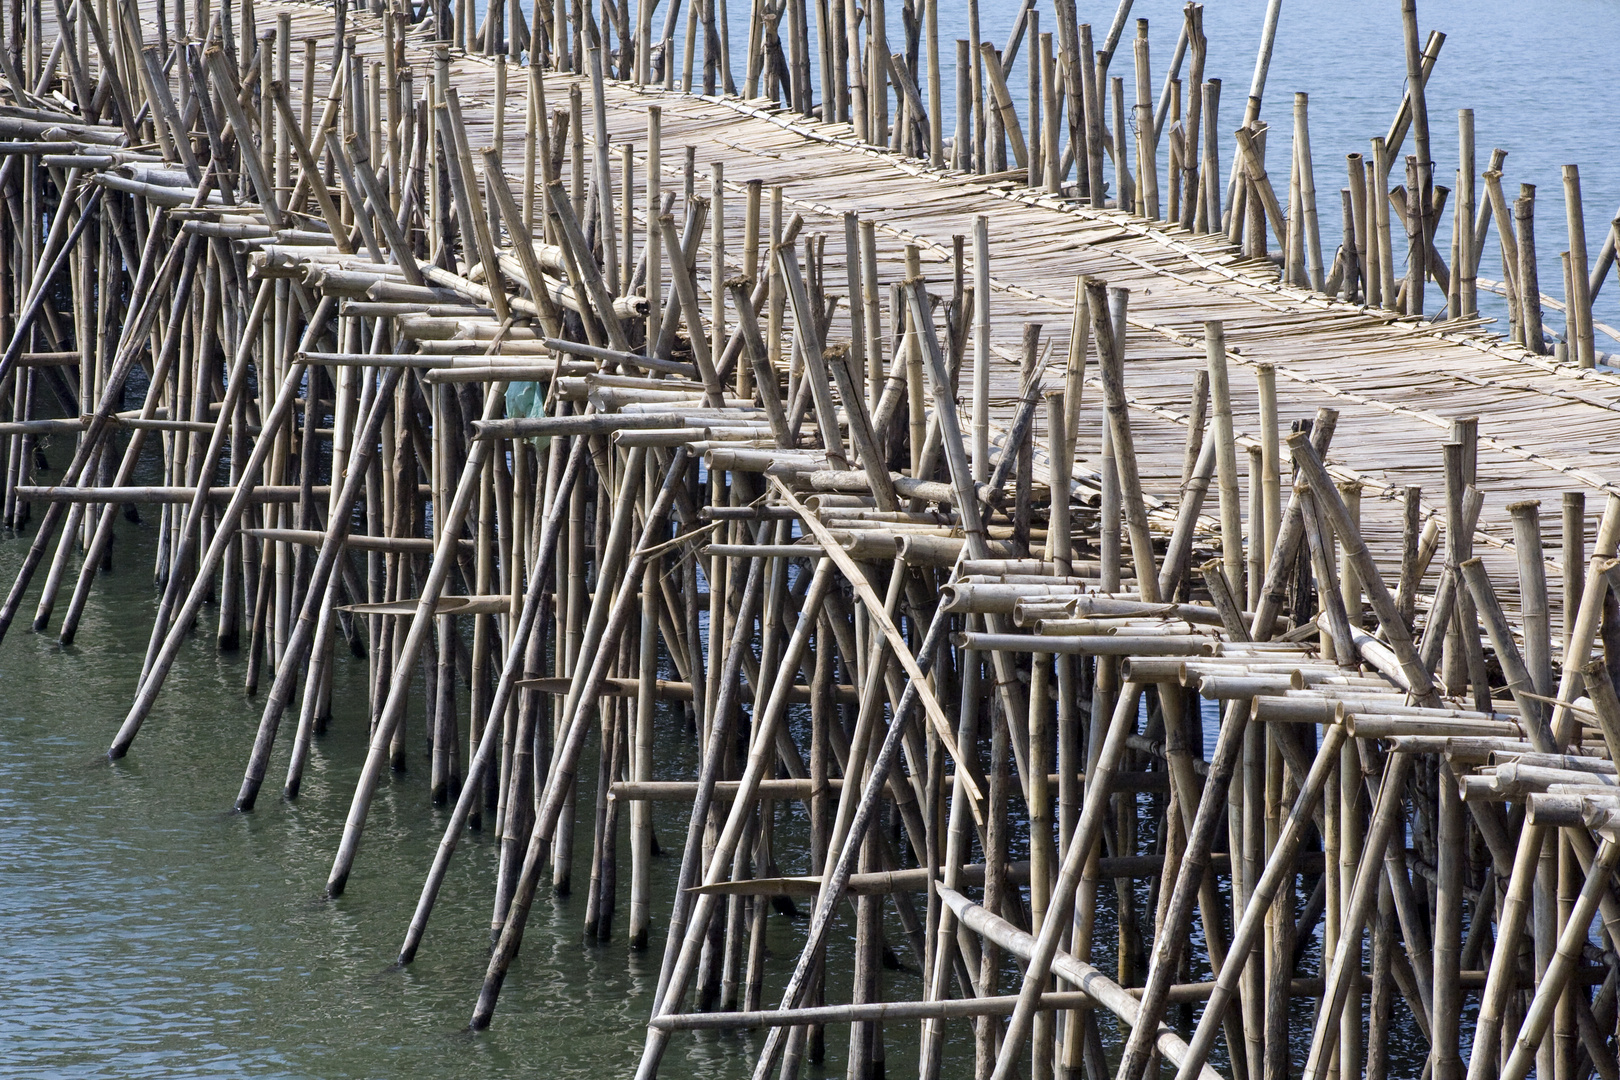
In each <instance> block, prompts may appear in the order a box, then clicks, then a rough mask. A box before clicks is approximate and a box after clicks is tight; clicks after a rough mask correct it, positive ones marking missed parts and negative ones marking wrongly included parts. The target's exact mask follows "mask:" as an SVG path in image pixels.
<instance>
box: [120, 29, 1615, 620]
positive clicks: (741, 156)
mask: <svg viewBox="0 0 1620 1080" xmlns="http://www.w3.org/2000/svg"><path fill="white" fill-rule="evenodd" d="M146 3H148V4H149V3H150V0H146ZM262 10H263V11H264V12H265V15H264V16H262V17H263V18H264V19H266V24H267V25H268V20H269V19H270V18H271V17H272V16H273V15H274V14H276V13H279V12H282V11H286V12H289V13H290V14H291V15H292V17H293V35H294V40H304V39H307V38H315V39H317V40H318V41H319V42H320V45H319V47H318V52H319V54H320V55H322V56H326V55H328V54H329V52H330V41H331V33H332V19H331V9H330V8H329V7H327V6H324V5H320V4H304V3H289V2H287V0H267V2H266V3H264V4H263V6H262ZM351 18H353V20H354V21H353V22H352V23H351V32H352V33H353V34H354V35H355V37H356V40H357V42H358V51H359V53H360V54H361V55H362V56H366V57H369V58H372V59H376V57H377V53H378V52H379V51H380V49H381V47H382V38H381V34H380V30H379V29H378V27H377V26H375V25H373V23H374V22H375V20H371V19H368V18H367V17H366V16H365V15H363V14H359V15H355V16H351ZM430 48H431V45H430V42H429V40H428V39H427V38H425V37H424V38H423V39H422V40H421V41H420V42H419V43H414V44H413V43H411V42H410V40H409V39H407V49H406V55H407V56H408V57H409V58H410V62H411V63H412V64H413V65H414V66H415V67H416V68H417V69H418V70H419V72H420V76H419V78H426V77H427V75H428V74H429V73H430V72H431V66H432V59H431V56H430V55H429V51H430ZM494 67H495V62H493V61H490V60H489V59H487V58H485V57H481V56H477V55H455V56H453V58H452V60H451V77H452V79H453V81H454V83H455V85H456V86H457V87H458V89H459V91H460V93H461V95H462V97H461V100H462V103H463V111H464V112H463V114H464V117H465V120H466V124H467V134H468V139H469V141H470V142H471V143H472V145H473V146H474V147H475V148H477V147H481V146H493V145H494V143H495V138H496V134H495V120H494V116H493V112H494V105H495V75H494ZM296 77H297V76H296V74H295V79H296ZM571 86H584V87H585V89H586V91H587V92H586V93H585V96H584V105H583V108H584V118H585V124H584V129H585V132H586V140H587V143H590V142H591V141H592V139H593V135H592V133H593V132H594V130H595V128H594V126H593V125H594V121H593V114H592V112H591V109H592V103H591V97H590V94H589V92H588V91H589V80H587V79H583V78H581V77H579V76H575V75H571V74H568V73H556V72H548V73H547V75H546V100H547V102H548V103H550V104H551V105H553V106H556V105H557V104H558V103H565V102H566V101H567V100H568V91H569V88H570V87H571ZM506 93H507V110H506V114H507V117H508V118H509V119H507V120H506V121H505V123H504V124H503V125H502V126H503V128H504V130H503V143H502V150H503V154H504V156H505V157H506V158H507V160H510V161H521V160H522V149H523V138H524V129H523V125H522V123H521V118H522V117H523V116H524V115H526V113H527V109H528V90H527V84H526V83H525V82H524V81H523V80H522V79H519V78H515V77H514V78H512V79H511V80H510V82H509V84H508V86H507V89H506ZM606 102H607V117H608V132H609V140H610V142H611V143H612V144H613V145H614V146H615V147H617V146H618V145H619V144H620V143H632V144H634V145H635V146H636V168H637V175H638V177H639V176H640V175H641V170H642V169H643V168H644V165H645V153H644V147H643V146H642V141H643V139H644V136H645V132H646V129H647V109H648V108H649V107H650V106H657V107H658V108H660V109H661V110H662V121H663V141H664V148H665V149H664V154H663V161H664V168H663V172H664V177H665V179H664V185H663V187H664V190H666V191H668V190H670V189H671V187H672V186H673V187H675V188H677V189H678V187H679V185H680V184H681V182H682V181H681V176H682V171H683V165H682V162H681V159H680V154H679V150H680V148H683V147H688V146H690V147H694V148H695V151H696V170H697V173H698V176H699V192H700V193H702V192H703V191H706V190H707V174H708V172H709V166H710V165H711V164H714V163H718V164H720V165H721V166H723V169H724V176H725V182H726V185H727V187H728V189H729V190H732V191H736V192H741V191H743V190H744V187H745V185H746V183H747V181H749V180H760V181H763V182H764V184H765V186H766V188H767V189H768V188H770V187H772V186H777V185H780V186H782V187H783V188H784V189H785V196H786V201H787V204H788V207H789V210H790V212H797V213H800V214H802V215H803V216H804V218H805V223H806V224H805V229H804V232H805V233H807V234H811V233H818V232H819V233H824V234H825V236H826V245H827V247H826V252H827V257H828V259H829V260H831V261H832V264H833V265H841V264H842V261H843V257H844V244H843V237H844V228H843V215H844V214H845V213H849V212H854V213H858V214H859V215H860V216H861V217H862V218H863V219H871V220H874V221H876V222H877V231H878V235H879V247H878V259H879V264H878V273H879V279H880V280H884V281H898V280H901V279H902V278H903V277H904V253H903V249H904V245H906V244H908V243H909V244H915V245H917V247H918V248H919V249H920V253H921V257H922V265H923V273H924V274H925V275H927V276H929V277H931V278H948V276H949V274H950V258H951V254H952V250H953V248H952V244H953V237H961V236H968V237H970V236H971V233H972V228H973V219H974V217H975V216H976V215H980V214H983V215H986V216H988V217H989V219H990V230H989V233H990V263H991V284H992V289H993V290H994V294H995V296H994V300H993V301H992V311H993V314H994V318H995V323H994V325H995V327H996V330H997V333H998V337H997V339H996V340H995V341H994V344H993V349H994V351H995V352H996V353H997V354H998V355H999V357H1000V358H1001V359H1002V360H1004V361H1005V363H1004V364H1003V365H1002V366H1000V367H997V368H996V369H994V371H993V374H992V383H991V395H992V397H991V404H992V409H993V412H992V423H993V424H996V425H998V426H1004V425H1005V423H1006V422H1007V421H1008V420H1009V419H1010V417H1011V414H1012V412H1013V408H1014V406H1015V405H1016V402H1017V398H1018V391H1019V367H1018V362H1019V361H1018V356H1019V352H1018V340H1017V338H1016V336H1008V334H1007V329H1008V328H1009V327H1012V328H1016V327H1018V326H1021V325H1022V324H1023V323H1025V322H1028V321H1033V322H1040V323H1043V324H1044V325H1045V326H1046V328H1047V331H1048V333H1049V334H1056V335H1058V336H1059V338H1060V344H1059V345H1058V347H1057V349H1056V354H1057V355H1059V356H1061V355H1062V351H1063V347H1064V346H1063V345H1062V343H1061V342H1062V341H1063V340H1066V337H1067V326H1068V319H1069V312H1070V310H1071V309H1072V305H1073V293H1074V278H1075V276H1076V275H1079V274H1085V275H1089V276H1094V277H1101V278H1103V279H1105V280H1107V281H1108V283H1109V284H1110V285H1111V286H1116V287H1124V288H1128V289H1130V291H1131V301H1130V312H1129V323H1130V326H1131V329H1132V331H1133V332H1132V333H1131V335H1130V339H1129V345H1128V348H1127V354H1126V355H1127V375H1126V388H1127V392H1128V395H1129V399H1130V402H1131V405H1132V408H1133V414H1132V422H1133V424H1140V425H1142V427H1143V431H1144V435H1143V438H1142V440H1141V443H1140V445H1139V448H1138V458H1139V465H1140V467H1141V469H1142V479H1143V485H1144V488H1145V489H1146V490H1147V491H1148V492H1149V493H1150V494H1153V495H1157V496H1159V497H1160V498H1161V499H1163V500H1165V501H1167V502H1174V501H1175V500H1174V496H1175V494H1176V490H1177V487H1178V485H1179V481H1180V477H1181V470H1182V460H1181V454H1180V452H1179V447H1180V444H1181V439H1182V438H1183V437H1184V429H1185V424H1186V422H1187V410H1188V400H1189V397H1190V394H1191V387H1192V379H1193V374H1194V373H1195V372H1196V371H1198V370H1200V369H1202V367H1203V365H1204V345H1203V327H1204V323H1205V322H1206V321H1208V320H1212V319H1215V320H1221V321H1222V322H1223V323H1224V325H1225V331H1226V342H1227V347H1228V359H1229V361H1230V362H1232V363H1233V364H1234V367H1233V372H1232V410H1233V420H1234V426H1235V430H1236V432H1237V435H1238V438H1239V440H1240V441H1242V440H1245V439H1247V440H1249V441H1250V442H1252V443H1253V444H1255V445H1258V441H1259V438H1260V435H1259V426H1258V421H1259V408H1258V400H1257V394H1256V386H1255V382H1254V380H1253V379H1252V378H1246V377H1245V372H1246V371H1248V370H1250V369H1252V368H1253V367H1254V366H1255V365H1259V364H1270V365H1272V366H1273V367H1274V368H1275V369H1276V372H1277V396H1278V411H1279V415H1280V416H1281V417H1282V419H1283V422H1284V423H1287V422H1288V421H1289V420H1293V419H1300V418H1307V417H1309V416H1310V415H1311V413H1312V412H1313V411H1314V410H1315V409H1316V407H1317V406H1318V405H1323V404H1330V405H1332V407H1334V408H1336V409H1338V410H1339V428H1338V431H1339V433H1338V435H1337V436H1336V437H1335V439H1334V442H1333V447H1332V451H1331V453H1330V454H1329V458H1328V463H1329V466H1330V469H1331V471H1332V473H1333V475H1334V476H1335V478H1336V479H1339V480H1341V481H1356V482H1359V483H1361V484H1362V485H1364V489H1363V494H1362V499H1363V503H1362V513H1363V514H1364V515H1365V520H1366V532H1367V540H1368V544H1369V546H1370V547H1371V548H1372V549H1373V551H1374V554H1375V555H1376V556H1377V557H1378V560H1379V562H1380V564H1381V565H1383V566H1385V567H1388V568H1395V567H1398V565H1399V562H1400V550H1399V545H1400V540H1401V504H1400V497H1401V493H1402V492H1403V490H1404V489H1405V488H1406V487H1407V486H1408V485H1417V486H1419V487H1421V488H1422V489H1423V491H1424V493H1425V499H1424V505H1425V513H1426V514H1434V513H1437V512H1438V513H1443V512H1444V505H1443V498H1442V497H1441V494H1440V493H1441V492H1443V490H1444V483H1443V481H1444V472H1443V465H1442V460H1441V454H1440V444H1441V442H1442V441H1443V440H1444V439H1445V438H1446V436H1447V433H1448V432H1449V431H1450V429H1451V426H1452V423H1453V422H1454V421H1456V420H1458V419H1462V418H1467V417H1477V418H1478V463H1477V470H1478V471H1477V477H1478V486H1479V488H1480V490H1481V491H1482V492H1483V494H1484V495H1485V508H1484V510H1483V511H1482V512H1481V515H1480V525H1479V530H1480V536H1479V538H1478V539H1479V540H1480V541H1481V542H1482V544H1483V550H1482V551H1481V552H1480V555H1481V557H1482V558H1483V559H1485V561H1486V564H1487V566H1488V567H1489V568H1490V569H1491V570H1492V574H1493V577H1497V576H1500V579H1501V581H1502V582H1503V585H1502V594H1503V600H1504V603H1505V604H1506V605H1508V607H1509V608H1510V609H1512V608H1513V607H1514V606H1515V605H1516V603H1517V592H1516V590H1515V589H1514V587H1513V584H1512V580H1511V579H1512V575H1510V574H1505V573H1504V574H1500V575H1498V573H1497V572H1498V571H1500V570H1504V569H1506V568H1507V567H1509V566H1511V561H1512V540H1511V527H1510V524H1509V521H1508V516H1507V512H1506V507H1507V506H1508V505H1510V504H1512V503H1515V502H1519V501H1523V500H1531V499H1535V500H1540V501H1541V502H1542V504H1543V507H1544V514H1543V520H1544V522H1546V525H1545V529H1546V536H1547V540H1548V545H1547V549H1548V551H1549V552H1554V553H1555V552H1556V550H1557V544H1556V541H1557V539H1558V528H1559V522H1558V517H1557V515H1556V514H1552V513H1547V512H1545V511H1546V510H1548V509H1550V508H1552V507H1555V506H1556V505H1557V504H1558V502H1559V499H1560V497H1561V493H1562V492H1564V491H1569V490H1577V489H1586V490H1589V491H1592V492H1600V491H1604V490H1616V491H1620V487H1616V486H1615V482H1616V480H1617V479H1620V461H1617V457H1620V439H1617V438H1616V436H1617V435H1620V372H1613V371H1609V370H1602V369H1600V370H1591V369H1587V370H1582V369H1579V368H1577V367H1576V366H1575V365H1574V364H1573V363H1560V362H1556V361H1554V360H1553V359H1552V358H1551V357H1547V356H1537V355H1534V354H1531V353H1528V352H1526V351H1525V350H1523V349H1522V348H1519V347H1517V346H1514V345H1512V344H1510V343H1507V342H1505V341H1503V340H1501V338H1500V335H1494V336H1493V335H1488V334H1487V333H1486V332H1485V331H1486V330H1487V329H1488V328H1487V327H1479V328H1471V329H1457V328H1455V327H1453V326H1448V325H1447V324H1443V323H1442V324H1433V325H1421V324H1420V321H1419V320H1413V319H1405V318H1398V317H1396V316H1394V315H1392V314H1391V313H1390V312H1387V311H1380V310H1378V309H1374V308H1367V307H1358V306H1354V305H1350V304H1346V303H1343V302H1341V301H1334V300H1329V299H1327V298H1325V297H1323V296H1321V295H1318V294H1312V293H1310V292H1308V291H1307V290H1304V289H1299V288H1290V287H1287V286H1284V285H1279V284H1277V283H1276V281H1275V278H1276V267H1275V265H1274V264H1271V263H1269V262H1265V263H1260V264H1253V263H1247V262H1246V261H1245V260H1243V259H1242V258H1241V257H1239V256H1238V255H1237V254H1236V253H1234V251H1233V249H1232V248H1231V247H1230V246H1229V245H1227V244H1226V243H1225V242H1224V238H1223V237H1222V236H1220V235H1219V234H1206V235H1195V234H1192V233H1189V232H1186V231H1184V230H1181V229H1176V228H1171V227H1166V226H1164V225H1162V224H1159V223H1154V224H1149V223H1147V222H1144V221H1143V220H1142V219H1140V218H1135V217H1132V216H1130V215H1128V214H1125V213H1122V212H1118V211H1114V210H1097V209H1093V208H1090V207H1084V206H1081V205H1079V204H1077V203H1076V202H1075V201H1074V200H1072V199H1062V198H1058V197H1054V196H1049V195H1044V194H1040V193H1037V192H1032V191H1031V190H1030V189H1028V188H1025V187H1022V186H1021V185H1018V184H1015V182H1014V181H1011V180H1002V181H1000V182H996V181H990V182H986V180H985V178H983V177H979V176H974V175H972V174H966V173H954V172H938V171H933V170H930V169H929V168H928V167H927V165H926V163H924V162H919V161H916V160H913V159H907V158H903V157H901V156H899V155H898V154H895V153H892V152H885V151H880V150H877V149H874V148H873V147H871V146H868V145H864V144H861V143H859V142H858V141H856V139H855V138H854V136H853V133H852V130H851V128H850V125H848V124H828V123H821V122H818V121H815V120H811V119H807V118H805V117H803V116H799V115H797V114H795V113H793V112H791V111H789V110H785V109H780V110H779V109H772V108H770V103H769V102H753V103H750V102H747V101H743V100H740V99H736V98H723V97H701V96H697V95H692V94H681V93H669V92H665V91H663V90H659V89H651V90H649V89H645V88H642V87H637V86H634V85H631V84H629V83H623V82H609V83H608V84H607V89H606ZM588 158H589V154H587V160H588ZM615 163H617V157H616V156H615ZM508 172H509V174H510V173H513V170H512V169H511V168H509V169H508ZM513 180H514V184H515V183H516V180H517V178H516V176H515V175H514V177H513ZM637 190H638V191H641V190H644V189H643V188H642V187H640V186H638V188H637ZM637 205H638V210H637V218H638V221H643V220H644V216H643V215H642V214H641V212H640V209H639V207H640V206H641V205H643V203H641V202H638V204H637ZM699 273H700V284H701V285H702V286H703V288H704V289H705V293H707V288H708V284H709V281H708V278H709V275H708V273H707V265H706V262H703V261H700V266H699ZM841 314H842V311H841ZM843 325H844V326H846V327H847V322H845V323H843ZM845 332H847V330H846V331H845ZM1050 371H1051V375H1050V376H1049V379H1048V382H1049V383H1050V384H1052V385H1059V384H1061V378H1062V366H1061V363H1054V364H1052V365H1051V367H1050ZM1097 387H1098V383H1097V381H1096V379H1095V378H1092V379H1091V380H1090V381H1089V389H1090V390H1091V391H1092V392H1093V393H1097V392H1098V390H1097ZM1553 410H1556V413H1554V412H1553ZM1554 416H1556V420H1554V419H1553V417H1554ZM1176 427H1180V428H1182V429H1183V431H1182V433H1177V432H1176V431H1175V430H1174V429H1175V428H1176ZM1101 429H1102V420H1101V417H1100V414H1099V413H1095V412H1093V413H1088V414H1084V415H1083V417H1082V420H1081V428H1080V441H1079V443H1078V444H1077V447H1076V449H1077V454H1078V459H1079V463H1078V467H1077V468H1078V471H1077V475H1080V476H1084V475H1085V474H1086V470H1087V468H1088V467H1089V468H1090V469H1091V473H1092V475H1093V476H1094V475H1095V468H1096V465H1095V462H1096V460H1097V455H1098V453H1099V452H1100V444H1101V438H1102V435H1101ZM1036 431H1037V439H1036V445H1037V446H1041V445H1044V442H1043V439H1044V432H1045V420H1044V417H1043V416H1041V414H1040V412H1039V411H1037V420H1036ZM1038 453H1039V452H1038ZM1245 471H1246V470H1245ZM1244 483H1245V488H1244V490H1245V498H1247V480H1246V479H1245V482H1244ZM1211 524H1212V525H1213V521H1211ZM1588 528H1589V530H1591V529H1595V528H1596V522H1595V520H1594V521H1592V522H1589V524H1588ZM1549 565H1550V566H1555V565H1556V564H1555V563H1550V564H1549ZM1560 601H1561V598H1560V597H1559V596H1558V595H1556V594H1555V595H1554V596H1552V597H1551V603H1552V604H1553V605H1554V608H1553V611H1554V616H1555V618H1556V617H1557V615H1558V612H1559V610H1560V609H1559V607H1558V605H1559V603H1560Z"/></svg>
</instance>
